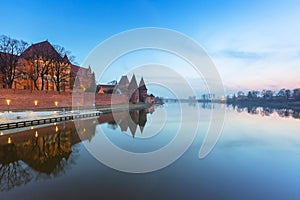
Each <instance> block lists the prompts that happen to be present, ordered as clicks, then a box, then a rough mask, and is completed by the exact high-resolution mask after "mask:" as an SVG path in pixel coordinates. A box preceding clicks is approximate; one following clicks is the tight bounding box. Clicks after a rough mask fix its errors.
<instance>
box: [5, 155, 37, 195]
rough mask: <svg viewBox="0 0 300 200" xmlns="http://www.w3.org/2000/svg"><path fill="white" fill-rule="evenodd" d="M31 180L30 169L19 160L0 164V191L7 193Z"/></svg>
mask: <svg viewBox="0 0 300 200" xmlns="http://www.w3.org/2000/svg"><path fill="white" fill-rule="evenodd" d="M32 178H33V176H32V174H31V171H30V169H29V168H28V167H25V166H24V164H22V162H21V161H19V160H17V161H13V162H10V163H5V164H0V191H8V190H11V189H12V188H14V187H16V186H19V185H24V184H26V183H28V182H30V181H31V180H32Z"/></svg>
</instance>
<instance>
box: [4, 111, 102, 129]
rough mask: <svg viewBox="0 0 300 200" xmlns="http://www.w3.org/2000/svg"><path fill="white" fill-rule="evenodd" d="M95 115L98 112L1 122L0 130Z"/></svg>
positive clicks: (98, 114)
mask: <svg viewBox="0 0 300 200" xmlns="http://www.w3.org/2000/svg"><path fill="white" fill-rule="evenodd" d="M95 116H100V112H94V113H83V114H76V115H65V116H59V117H51V118H42V119H32V120H26V121H18V122H9V123H1V124H0V130H7V129H14V128H22V127H27V126H33V125H41V124H50V123H54V122H61V121H68V120H74V119H80V118H87V117H95Z"/></svg>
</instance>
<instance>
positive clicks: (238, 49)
mask: <svg viewBox="0 0 300 200" xmlns="http://www.w3.org/2000/svg"><path fill="white" fill-rule="evenodd" d="M299 10H300V3H299V1H296V0H281V1H279V0H274V1H269V0H251V1H250V0H248V1H239V0H226V1H221V0H196V1H189V0H187V1H170V0H161V1H158V0H128V1H121V0H120V1H116V0H115V1H114V0H111V1H88V0H85V1H79V0H73V1H71V0H69V1H68V0H65V1H56V0H53V1H35V0H31V1H25V0H24V1H22V0H19V1H3V2H1V7H0V13H1V20H0V35H2V34H4V35H8V36H11V37H13V38H16V39H23V40H25V41H27V42H28V43H37V42H41V41H44V40H48V41H50V42H51V43H52V44H59V45H61V46H64V47H65V48H66V49H68V50H70V51H71V52H72V54H73V55H74V56H75V57H76V62H77V63H78V64H82V63H83V62H84V61H85V59H86V58H87V57H88V55H89V54H90V52H91V51H92V50H93V49H94V48H95V47H96V46H97V45H99V44H100V43H101V42H103V41H105V40H107V39H108V38H110V37H112V36H113V35H115V34H118V33H120V32H123V31H127V30H130V29H135V28H143V27H160V28H167V29H171V30H175V31H178V32H180V33H182V34H184V35H186V36H188V37H190V38H192V39H193V40H195V41H196V42H197V43H198V44H199V45H200V46H201V47H202V48H203V49H204V50H205V51H206V53H207V54H208V56H209V57H210V58H211V60H212V61H213V63H214V64H215V67H216V68H217V69H218V72H219V74H220V76H221V79H222V80H223V84H224V87H225V90H226V93H227V94H230V93H233V92H237V91H239V90H242V91H247V90H252V89H254V90H262V89H273V90H279V89H280V88H291V89H292V88H297V87H300V83H299V74H300V25H299V19H300V12H299ZM152 55H154V54H151V56H152ZM138 56H139V54H137V56H136V57H138ZM155 56H156V58H154V60H156V61H159V60H161V55H154V57H155ZM168 58H169V57H168ZM174 61H176V59H175V60H173V61H171V62H174ZM116 63H118V62H116ZM119 63H120V66H117V67H119V69H120V70H119V72H116V71H114V72H111V73H110V75H111V79H118V76H120V75H121V74H122V73H126V69H128V68H127V67H124V65H123V64H124V63H122V62H119ZM129 64H130V63H129ZM91 67H92V68H93V67H94V66H91ZM179 71H180V70H179ZM141 75H142V74H141ZM109 78H110V77H109ZM184 78H187V79H189V81H190V82H193V83H194V85H196V84H197V80H196V81H195V77H193V72H190V75H189V73H187V74H186V76H185V77H184ZM99 81H103V82H105V81H108V78H104V79H103V80H102V79H101V80H99ZM145 81H146V82H147V80H145ZM200 82H201V81H200V80H199V85H201V84H202V83H200ZM195 88H196V90H198V89H197V87H195ZM201 91H202V90H201V89H199V91H198V93H197V94H200V93H201Z"/></svg>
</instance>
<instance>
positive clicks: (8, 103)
mask: <svg viewBox="0 0 300 200" xmlns="http://www.w3.org/2000/svg"><path fill="white" fill-rule="evenodd" d="M6 103H7V112H9V105H10V99H6Z"/></svg>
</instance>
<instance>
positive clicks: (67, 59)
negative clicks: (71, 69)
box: [63, 54, 71, 63]
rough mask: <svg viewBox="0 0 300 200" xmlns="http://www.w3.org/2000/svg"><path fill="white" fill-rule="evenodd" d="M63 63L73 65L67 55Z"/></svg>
mask: <svg viewBox="0 0 300 200" xmlns="http://www.w3.org/2000/svg"><path fill="white" fill-rule="evenodd" d="M63 62H65V63H71V62H70V60H69V58H68V56H67V54H65V56H64V57H63Z"/></svg>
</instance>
